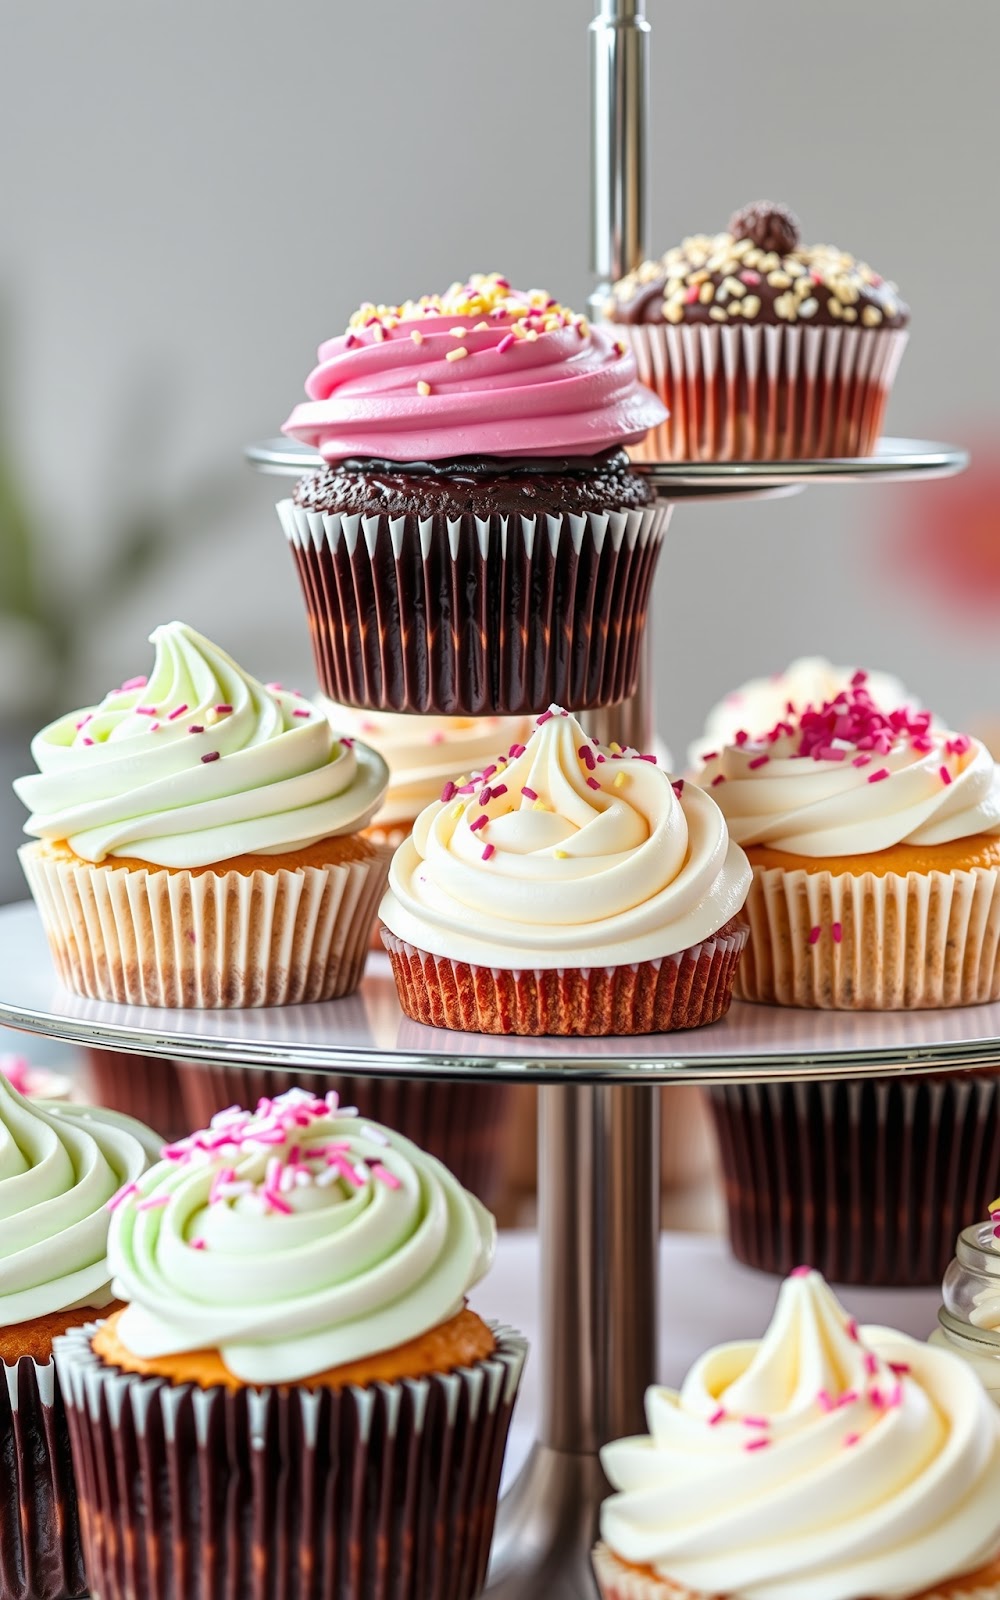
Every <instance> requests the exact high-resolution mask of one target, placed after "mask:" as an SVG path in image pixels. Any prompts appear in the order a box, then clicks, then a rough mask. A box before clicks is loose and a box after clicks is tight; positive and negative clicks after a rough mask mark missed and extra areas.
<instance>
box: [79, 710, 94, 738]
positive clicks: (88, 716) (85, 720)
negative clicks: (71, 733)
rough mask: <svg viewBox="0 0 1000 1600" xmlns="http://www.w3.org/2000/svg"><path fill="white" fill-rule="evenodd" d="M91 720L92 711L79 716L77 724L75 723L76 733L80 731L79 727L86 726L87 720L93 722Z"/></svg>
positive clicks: (92, 718)
mask: <svg viewBox="0 0 1000 1600" xmlns="http://www.w3.org/2000/svg"><path fill="white" fill-rule="evenodd" d="M93 720H94V713H93V712H92V711H88V712H87V715H86V716H85V717H81V718H80V720H79V722H78V723H77V725H76V731H77V733H79V732H80V729H81V728H85V727H86V726H87V723H88V722H93Z"/></svg>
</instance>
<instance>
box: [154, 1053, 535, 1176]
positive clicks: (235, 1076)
mask: <svg viewBox="0 0 1000 1600" xmlns="http://www.w3.org/2000/svg"><path fill="white" fill-rule="evenodd" d="M178 1075H179V1078H180V1085H181V1092H182V1094H183V1098H184V1104H185V1108H186V1126H187V1127H188V1128H207V1127H208V1125H209V1122H210V1121H211V1119H212V1117H213V1116H214V1115H215V1113H216V1112H217V1111H222V1110H224V1109H225V1108H226V1107H227V1106H231V1105H240V1106H255V1105H256V1104H257V1102H258V1100H260V1099H261V1098H262V1096H264V1095H268V1096H270V1097H271V1098H273V1097H274V1096H275V1095H279V1094H284V1093H285V1091H286V1090H288V1089H293V1088H297V1089H306V1090H308V1091H309V1092H310V1093H312V1094H315V1095H318V1096H319V1097H320V1098H322V1096H323V1095H325V1094H326V1093H327V1092H328V1091H329V1090H330V1089H334V1090H336V1092H337V1093H338V1094H339V1095H340V1100H341V1104H342V1105H358V1106H360V1107H361V1108H362V1111H363V1113H364V1115H365V1116H366V1117H370V1118H371V1119H372V1121H374V1122H382V1123H385V1124H386V1126H387V1127H390V1128H394V1129H395V1130H396V1131H397V1132H398V1133H401V1134H403V1135H404V1136H405V1137H406V1138H407V1139H412V1140H413V1142H414V1144H417V1145H419V1146H420V1148H421V1149H422V1150H426V1151H428V1153H429V1154H430V1155H432V1156H437V1158H438V1160H439V1161H442V1162H443V1163H444V1165H445V1166H446V1167H447V1168H448V1170H449V1172H451V1173H453V1174H454V1176H455V1177H456V1178H457V1179H458V1181H459V1183H461V1184H462V1185H463V1186H464V1187H465V1188H466V1189H471V1190H472V1191H473V1193H474V1194H477V1195H478V1196H479V1198H480V1200H482V1201H483V1202H484V1204H485V1205H487V1206H489V1205H492V1203H493V1201H494V1200H495V1199H496V1198H497V1196H498V1194H499V1192H500V1189H501V1185H502V1183H503V1178H504V1158H505V1155H506V1150H507V1131H508V1127H509V1123H510V1113H511V1107H512V1105H513V1101H514V1092H515V1091H514V1089H513V1088H512V1086H511V1085H510V1084H505V1083H458V1084H451V1083H442V1082H438V1081H436V1080H434V1079H429V1078H353V1077H350V1076H347V1077H344V1076H340V1075H338V1076H336V1077H331V1076H330V1074H329V1073H327V1072H281V1071H275V1070H273V1069H271V1068H268V1067H247V1066H232V1065H225V1064H224V1065H218V1066H216V1065H202V1063H200V1062H184V1063H182V1065H181V1066H180V1068H179V1074H178Z"/></svg>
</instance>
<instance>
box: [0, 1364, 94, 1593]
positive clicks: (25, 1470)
mask: <svg viewBox="0 0 1000 1600" xmlns="http://www.w3.org/2000/svg"><path fill="white" fill-rule="evenodd" d="M0 1462H2V1463H3V1464H4V1467H3V1472H4V1477H3V1482H2V1483H0V1595H2V1596H3V1597H4V1600H67V1597H69V1596H72V1595H85V1594H86V1592H87V1583H86V1579H85V1577H84V1571H83V1555H82V1553H81V1549H80V1525H79V1518H78V1513H77V1501H76V1484H75V1482H74V1478H73V1464H72V1461H71V1459H70V1445H69V1434H68V1432H67V1429H66V1414H65V1410H64V1408H63V1402H62V1396H61V1394H60V1390H59V1384H58V1381H57V1379H56V1369H55V1364H54V1362H53V1361H51V1360H49V1361H46V1362H38V1361H33V1360H32V1359H31V1357H30V1356H22V1357H21V1359H20V1360H19V1361H16V1362H14V1363H13V1365H8V1364H7V1363H6V1362H2V1363H0ZM10 1469H12V1475H11V1473H10Z"/></svg>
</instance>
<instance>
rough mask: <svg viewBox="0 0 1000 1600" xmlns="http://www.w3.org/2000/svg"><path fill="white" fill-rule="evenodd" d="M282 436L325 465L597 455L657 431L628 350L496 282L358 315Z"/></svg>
mask: <svg viewBox="0 0 1000 1600" xmlns="http://www.w3.org/2000/svg"><path fill="white" fill-rule="evenodd" d="M306 394H307V395H308V396H309V398H308V400H306V401H304V402H303V403H302V404H301V405H298V406H296V407H295V409H294V411H293V412H292V414H291V416H290V417H289V418H288V421H287V422H286V423H285V425H284V432H285V433H288V434H291V435H292V436H293V438H296V439H301V440H302V441H303V442H304V443H306V444H310V445H312V446H314V447H315V448H316V449H318V450H319V451H320V452H321V453H322V455H323V456H324V458H325V459H326V460H327V461H330V462H334V461H343V460H345V459H348V458H350V457H376V458H381V459H384V460H389V461H449V460H454V459H455V458H456V457H462V456H469V455H475V456H561V455H571V456H593V455H598V454H600V453H601V452H602V451H604V450H610V449H613V448H615V447H616V446H619V445H625V444H631V443H635V442H637V441H638V440H639V439H641V438H642V437H643V436H644V434H646V433H647V431H648V430H649V429H650V428H651V427H653V426H655V425H656V424H657V423H659V422H662V421H663V419H664V417H665V416H666V410H665V408H664V406H663V404H662V402H661V401H660V400H658V399H657V398H656V396H655V395H654V394H652V393H651V392H650V391H649V390H648V389H646V388H644V387H643V385H642V384H640V383H639V382H638V379H637V377H636V366H635V359H634V357H633V356H632V354H631V353H630V351H629V349H628V347H627V345H626V344H625V343H624V342H623V341H622V340H620V339H618V338H617V337H616V336H615V334H614V333H613V332H610V331H609V330H607V329H606V328H592V327H591V326H590V325H589V323H588V322H587V319H586V318H585V317H581V316H578V315H576V314H575V313H574V312H572V311H569V310H567V309H566V308H565V307H564V306H560V305H558V304H557V302H556V301H555V300H554V299H553V298H552V296H551V295H548V294H546V293H545V292H544V290H539V289H532V290H527V291H522V290H517V289H513V288H511V285H510V284H509V283H508V281H507V279H506V278H502V277H500V276H499V275H497V274H496V273H493V274H490V275H488V276H484V275H476V276H474V277H473V278H471V279H470V281H469V282H468V283H466V284H459V283H455V284H452V286H451V288H450V289H448V290H446V292H445V293H444V294H443V295H425V296H424V297H423V298H422V299H420V300H417V301H407V302H406V304H405V305H401V306H374V305H364V306H362V307H361V308H360V310H359V311H357V312H355V314H354V316H353V317H352V318H351V325H350V327H349V328H348V330H347V333H346V334H344V335H343V336H341V337H339V338H335V339H329V340H327V341H326V343H325V344H323V345H321V346H320V350H319V363H318V365H317V366H316V368H315V369H314V370H313V371H312V372H311V373H310V374H309V377H308V379H307V380H306Z"/></svg>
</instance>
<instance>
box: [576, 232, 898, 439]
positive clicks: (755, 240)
mask: <svg viewBox="0 0 1000 1600" xmlns="http://www.w3.org/2000/svg"><path fill="white" fill-rule="evenodd" d="M606 314H607V316H608V318H609V319H610V321H611V322H612V323H615V324H617V325H618V326H620V328H621V330H622V332H623V334H624V336H625V337H626V338H627V339H628V341H629V344H630V345H631V348H632V350H633V353H634V354H635V358H636V364H637V367H638V371H639V376H640V378H641V379H642V381H643V382H644V383H648V384H649V386H650V387H651V388H652V389H655V391H656V393H657V394H659V395H660V397H661V398H662V399H663V401H664V403H665V405H666V406H667V408H668V412H669V415H668V417H667V418H666V420H665V421H664V422H662V423H661V424H660V425H659V426H658V427H656V428H654V429H653V430H652V431H651V432H650V433H649V434H648V435H647V437H646V439H645V441H644V442H643V443H641V444H640V445H638V446H635V447H633V449H632V454H633V455H634V456H635V457H636V458H637V459H640V460H673V461H748V460H765V461H770V460H776V461H787V460H796V459H799V458H809V457H828V456H861V455H871V454H873V452H874V450H875V447H876V445H877V443H878V439H879V435H880V433H881V431H882V418H883V415H884V412H885V406H886V401H887V400H888V397H889V392H890V390H891V388H892V384H893V379H894V378H895V375H896V371H897V369H898V366H899V362H900V360H901V358H902V354H903V349H904V346H905V344H906V339H907V331H906V330H907V327H908V325H909V320H910V313H909V308H908V307H907V306H906V305H905V304H904V303H903V301H902V300H901V299H900V297H899V292H898V290H897V289H896V285H895V284H894V283H889V282H887V281H886V279H884V278H882V277H881V276H880V275H879V273H877V272H874V271H873V270H872V269H871V267H869V266H867V265H866V264H865V263H864V262H863V261H858V260H856V259H855V257H854V256H852V255H849V254H847V252H846V251H843V250H839V249H837V248H836V247H835V246H834V245H826V244H819V245H803V244H802V243H801V241H800V236H799V224H798V221H797V219H796V218H795V217H794V216H793V215H792V213H791V212H790V211H789V210H788V209H787V207H785V206H781V205H773V204H771V203H770V202H769V201H759V202H757V203H756V204H754V205H749V206H745V207H744V208H743V209H742V210H741V211H737V212H736V213H735V214H734V216H733V217H732V218H731V220H730V223H729V227H728V229H727V230H726V232H724V233H718V234H715V235H714V236H711V235H707V234H696V235H694V236H693V237H692V238H689V239H685V240H684V241H683V243H682V244H680V245H678V246H676V247H675V248H674V249H672V250H668V251H667V253H666V255H664V256H663V257H662V258H661V259H660V260H658V261H645V262H643V263H642V265H641V266H640V267H637V268H636V270H635V271H634V272H631V273H629V275H628V276H627V277H625V278H623V279H621V281H620V282H619V283H617V284H616V285H615V287H614V290H613V292H612V295H611V297H610V299H609V302H608V305H607V309H606Z"/></svg>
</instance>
